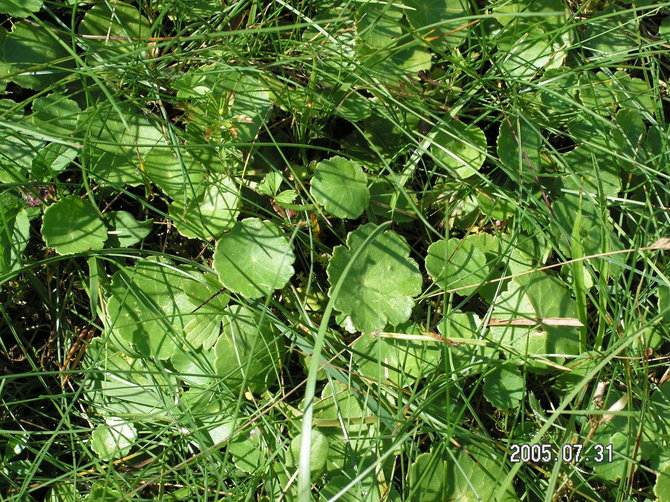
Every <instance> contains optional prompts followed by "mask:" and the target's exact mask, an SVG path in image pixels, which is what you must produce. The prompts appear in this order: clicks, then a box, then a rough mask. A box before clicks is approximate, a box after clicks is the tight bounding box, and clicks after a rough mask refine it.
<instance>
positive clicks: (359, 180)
mask: <svg viewBox="0 0 670 502" xmlns="http://www.w3.org/2000/svg"><path fill="white" fill-rule="evenodd" d="M310 193H311V194H312V196H313V197H314V199H316V201H317V202H318V203H319V204H321V205H322V206H324V207H325V208H326V211H328V213H330V214H332V215H333V216H336V217H338V218H358V217H359V216H360V215H361V214H362V213H363V211H364V210H365V208H366V207H367V205H368V202H369V199H370V192H369V190H368V186H367V176H365V173H364V172H363V170H362V169H361V167H360V165H359V164H357V163H356V162H354V161H351V160H347V159H344V158H342V157H331V158H330V159H327V160H323V161H321V162H319V163H318V164H317V166H316V169H315V170H314V177H313V178H312V186H311V188H310Z"/></svg>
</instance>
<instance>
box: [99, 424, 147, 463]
mask: <svg viewBox="0 0 670 502" xmlns="http://www.w3.org/2000/svg"><path fill="white" fill-rule="evenodd" d="M136 438H137V431H136V430H135V427H134V426H133V424H132V423H128V422H126V421H124V420H122V419H119V418H113V419H109V420H107V421H106V424H105V425H99V426H97V427H96V428H95V429H93V432H92V434H91V448H92V449H93V451H94V452H96V453H97V454H98V455H99V456H100V458H102V459H103V460H112V459H115V458H121V457H123V456H124V455H126V454H127V453H128V452H129V451H130V449H131V448H132V446H133V444H134V443H135V439H136Z"/></svg>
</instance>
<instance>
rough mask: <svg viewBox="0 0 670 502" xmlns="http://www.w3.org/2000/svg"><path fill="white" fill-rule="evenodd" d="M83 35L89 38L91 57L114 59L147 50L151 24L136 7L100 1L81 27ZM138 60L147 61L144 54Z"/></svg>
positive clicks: (89, 12) (139, 53)
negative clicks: (121, 55)
mask: <svg viewBox="0 0 670 502" xmlns="http://www.w3.org/2000/svg"><path fill="white" fill-rule="evenodd" d="M79 33H80V34H81V35H82V36H85V37H86V43H87V44H88V45H89V48H90V54H91V55H94V56H96V57H98V58H101V59H111V58H113V57H117V58H118V56H119V54H124V53H129V52H132V51H140V50H141V49H145V48H146V47H147V46H148V44H147V40H146V39H147V38H148V37H149V35H150V34H151V24H150V23H149V21H148V20H147V19H146V18H145V17H144V16H142V15H141V14H140V11H139V10H137V9H136V8H135V7H133V6H132V5H128V4H127V3H124V2H119V1H114V2H100V3H96V5H94V6H93V8H92V9H91V10H89V11H88V12H87V13H86V15H85V16H84V19H82V21H81V23H80V24H79ZM142 38H144V39H145V40H141V39H142ZM137 57H138V58H142V59H144V56H143V54H142V52H141V51H140V52H138V54H137Z"/></svg>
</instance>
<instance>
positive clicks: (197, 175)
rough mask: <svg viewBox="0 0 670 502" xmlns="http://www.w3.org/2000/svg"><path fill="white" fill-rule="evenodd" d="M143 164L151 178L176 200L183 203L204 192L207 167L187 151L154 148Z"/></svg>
mask: <svg viewBox="0 0 670 502" xmlns="http://www.w3.org/2000/svg"><path fill="white" fill-rule="evenodd" d="M177 153H179V155H177ZM143 165H144V172H145V173H146V175H147V176H148V177H149V179H150V180H151V181H153V182H154V183H155V184H156V185H158V187H159V188H160V189H161V190H162V191H163V192H164V193H165V194H166V195H168V196H169V197H171V198H172V199H173V200H175V201H179V202H181V203H182V204H183V203H184V202H186V201H189V200H191V199H197V198H199V197H200V196H201V195H202V193H203V190H204V188H205V187H204V186H203V183H202V181H203V179H204V177H205V169H204V167H203V166H202V165H201V164H200V162H198V161H196V160H194V159H193V158H192V157H191V156H190V155H188V154H186V152H183V151H180V152H172V151H170V150H169V149H166V148H154V149H153V150H151V152H149V153H148V154H147V155H146V156H145V157H144V159H143Z"/></svg>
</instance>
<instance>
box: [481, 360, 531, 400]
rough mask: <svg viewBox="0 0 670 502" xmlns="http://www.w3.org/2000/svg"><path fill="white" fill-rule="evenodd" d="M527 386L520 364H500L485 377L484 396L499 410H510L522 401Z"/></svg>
mask: <svg viewBox="0 0 670 502" xmlns="http://www.w3.org/2000/svg"><path fill="white" fill-rule="evenodd" d="M525 386H526V382H525V381H524V379H523V377H522V376H521V369H520V368H519V366H513V365H511V364H504V365H499V366H497V367H496V368H495V369H494V370H493V371H492V372H491V373H489V374H488V375H486V377H485V378H484V397H485V398H486V400H487V401H488V402H489V403H491V404H492V405H493V406H495V407H496V408H498V409H499V410H509V409H510V408H514V407H516V406H517V405H518V404H519V403H520V402H521V399H522V398H523V393H524V389H525Z"/></svg>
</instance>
